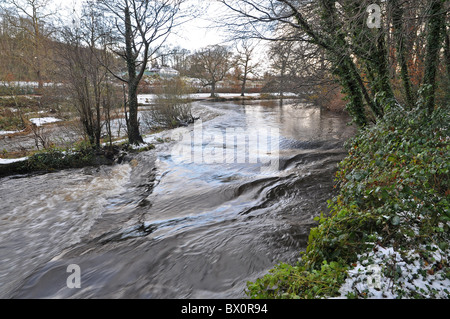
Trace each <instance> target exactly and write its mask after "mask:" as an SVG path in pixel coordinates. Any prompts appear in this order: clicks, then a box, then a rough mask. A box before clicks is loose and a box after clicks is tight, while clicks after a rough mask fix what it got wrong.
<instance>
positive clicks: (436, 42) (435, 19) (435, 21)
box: [422, 0, 445, 114]
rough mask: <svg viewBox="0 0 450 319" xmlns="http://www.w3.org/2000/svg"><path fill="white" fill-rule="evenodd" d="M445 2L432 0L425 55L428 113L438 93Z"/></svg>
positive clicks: (432, 108) (425, 95)
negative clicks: (437, 78)
mask: <svg viewBox="0 0 450 319" xmlns="http://www.w3.org/2000/svg"><path fill="white" fill-rule="evenodd" d="M444 21H445V20H444V14H443V2H442V1H441V0H432V1H431V5H430V11H429V20H428V37H427V51H426V55H425V74H424V80H423V85H424V89H423V92H422V94H423V98H424V101H425V107H426V109H427V110H428V114H431V113H433V111H434V106H435V93H436V73H437V68H438V64H439V51H440V49H441V41H440V40H441V33H442V31H443V26H444Z"/></svg>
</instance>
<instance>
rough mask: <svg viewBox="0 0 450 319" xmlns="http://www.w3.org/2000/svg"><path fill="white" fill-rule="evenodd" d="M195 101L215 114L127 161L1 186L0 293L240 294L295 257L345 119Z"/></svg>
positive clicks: (327, 186) (324, 190) (308, 110)
mask: <svg viewBox="0 0 450 319" xmlns="http://www.w3.org/2000/svg"><path fill="white" fill-rule="evenodd" d="M196 106H197V107H200V108H205V109H206V110H208V109H209V110H215V111H217V112H219V113H220V114H222V115H220V116H218V117H216V118H214V119H212V120H210V121H207V122H203V123H201V122H200V124H197V125H195V126H191V127H189V128H181V129H177V130H174V131H171V132H168V133H165V134H166V137H167V136H169V137H171V139H172V141H169V140H167V142H166V143H162V144H159V145H158V146H157V149H156V151H150V152H144V153H140V154H139V155H138V156H137V157H135V158H134V159H133V160H132V161H129V162H127V163H126V164H123V165H117V166H114V167H101V168H98V169H96V168H85V169H77V170H65V171H61V172H57V173H52V174H45V175H38V176H32V177H22V178H17V177H9V178H3V179H0V201H1V205H0V256H1V264H0V297H1V298H242V297H245V293H244V289H245V284H246V282H247V281H248V280H255V279H256V278H257V277H259V276H261V275H263V274H264V273H265V272H267V270H268V269H269V268H271V267H272V266H273V265H274V264H276V263H278V262H279V261H284V262H295V261H296V260H297V258H298V257H299V252H300V251H301V250H303V249H305V246H306V242H307V239H308V234H309V229H310V228H311V227H312V226H313V225H315V223H314V221H313V218H314V217H315V216H317V215H319V214H320V212H322V211H326V201H327V199H329V198H330V196H331V194H332V186H333V177H334V172H335V171H336V165H337V163H338V162H339V161H340V160H341V159H342V158H343V157H344V156H345V150H344V148H343V143H344V141H345V140H346V139H347V138H349V137H350V136H352V135H353V134H354V129H353V128H352V127H349V126H347V125H346V124H347V123H348V122H349V118H348V117H346V116H344V115H339V114H336V113H331V112H326V111H321V110H320V109H319V108H314V107H306V106H296V107H294V106H293V105H291V104H289V103H286V102H285V103H284V104H282V103H279V102H274V101H270V102H261V101H259V102H251V103H248V104H246V105H241V104H235V103H210V104H207V103H206V102H198V104H197V105H196ZM198 132H201V135H200V139H199V140H196V138H198ZM229 132H233V134H234V135H233V134H231V135H230V134H228V133H229ZM221 133H222V135H221ZM258 135H260V136H263V137H264V138H262V140H264V143H263V144H254V143H252V142H251V139H252V136H253V137H254V136H258ZM266 135H267V136H268V137H269V139H266ZM228 139H230V140H232V141H233V142H234V143H231V144H229V143H228V144H227V143H226V141H227V140H228ZM260 140H261V138H260ZM260 140H259V141H260ZM266 142H267V143H266ZM275 142H276V143H275ZM259 143H260V142H259ZM265 143H266V144H267V145H270V148H269V147H265V146H267V145H266V144H265ZM275 144H276V145H275ZM230 145H232V146H234V147H235V148H234V149H231V148H230ZM261 145H262V146H261ZM180 150H181V151H183V150H184V153H182V152H181V151H180ZM240 150H241V151H242V150H245V152H241V153H240ZM219 152H221V153H219ZM199 154H200V157H198V156H199ZM202 155H203V156H202ZM214 156H215V157H214ZM212 157H214V158H215V160H211V158H212ZM251 158H257V159H258V160H257V161H256V162H252V160H251ZM275 166H276V169H274V167H275ZM71 264H76V265H79V267H80V270H81V288H79V289H76V288H75V289H69V288H68V287H67V284H66V282H67V278H68V277H69V276H70V275H71V274H70V273H68V272H67V267H68V265H71Z"/></svg>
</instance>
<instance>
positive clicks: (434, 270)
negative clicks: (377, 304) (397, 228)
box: [339, 245, 450, 299]
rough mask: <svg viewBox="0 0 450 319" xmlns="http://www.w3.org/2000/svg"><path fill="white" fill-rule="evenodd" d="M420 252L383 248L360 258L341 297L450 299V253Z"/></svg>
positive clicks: (431, 249) (432, 247) (428, 249)
mask: <svg viewBox="0 0 450 319" xmlns="http://www.w3.org/2000/svg"><path fill="white" fill-rule="evenodd" d="M420 251H422V252H424V251H425V252H426V253H427V256H424V254H423V253H420V252H417V251H412V250H411V251H396V250H395V249H394V248H392V247H386V248H385V247H381V246H379V245H377V246H375V248H374V249H373V250H372V251H371V252H369V253H365V254H363V255H360V256H358V260H359V261H358V263H357V264H356V265H354V266H355V267H354V268H353V269H351V270H349V271H348V278H347V279H346V281H345V283H344V284H343V285H342V286H341V289H340V291H339V292H340V293H341V296H340V298H347V297H351V296H352V295H353V296H357V297H358V298H369V299H395V298H405V299H408V298H415V297H416V298H427V299H428V298H443V299H447V298H449V297H450V277H449V273H448V262H449V258H448V256H449V253H450V250H449V249H446V251H442V250H441V249H440V248H439V247H437V246H435V245H427V246H426V247H420Z"/></svg>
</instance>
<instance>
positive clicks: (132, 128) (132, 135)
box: [124, 6, 144, 145]
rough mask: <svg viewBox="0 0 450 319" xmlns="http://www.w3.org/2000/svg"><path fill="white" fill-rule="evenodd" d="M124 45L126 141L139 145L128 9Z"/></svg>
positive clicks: (135, 77) (131, 36) (137, 83)
mask: <svg viewBox="0 0 450 319" xmlns="http://www.w3.org/2000/svg"><path fill="white" fill-rule="evenodd" d="M124 13H125V45H126V54H127V68H128V108H129V117H128V122H127V125H128V127H127V129H128V140H129V142H130V144H137V145H138V144H141V143H143V142H144V140H143V139H142V136H141V133H140V132H139V121H138V98H137V88H138V85H139V80H138V78H137V75H136V57H135V54H134V52H133V41H134V39H133V32H132V25H131V14H130V9H129V7H128V6H127V7H126V8H125V12H124Z"/></svg>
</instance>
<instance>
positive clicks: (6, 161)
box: [0, 157, 28, 165]
mask: <svg viewBox="0 0 450 319" xmlns="http://www.w3.org/2000/svg"><path fill="white" fill-rule="evenodd" d="M27 159H28V157H21V158H11V159H4V158H0V165H7V164H12V163H16V162H23V161H26V160H27Z"/></svg>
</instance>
